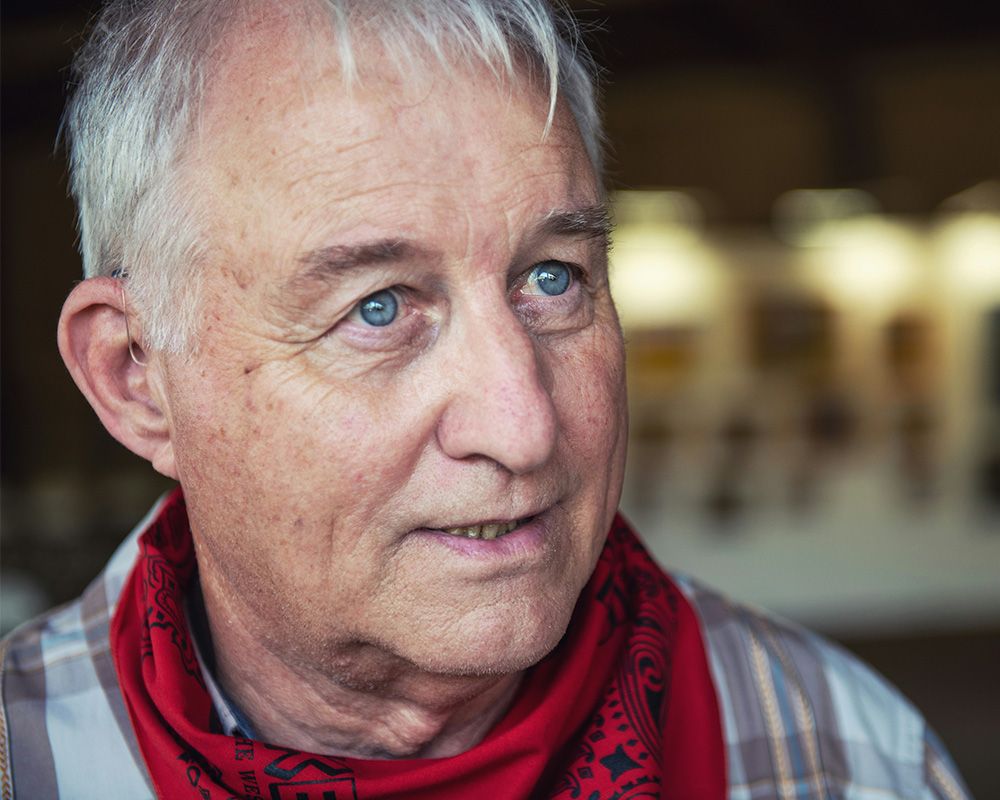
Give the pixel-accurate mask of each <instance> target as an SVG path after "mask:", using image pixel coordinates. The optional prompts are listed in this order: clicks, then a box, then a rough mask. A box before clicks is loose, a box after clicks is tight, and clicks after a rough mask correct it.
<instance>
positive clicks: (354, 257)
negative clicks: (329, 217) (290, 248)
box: [285, 239, 424, 292]
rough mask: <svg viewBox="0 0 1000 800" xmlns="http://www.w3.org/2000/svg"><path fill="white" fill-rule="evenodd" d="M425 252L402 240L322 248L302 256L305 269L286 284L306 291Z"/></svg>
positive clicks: (288, 286) (379, 240) (288, 287)
mask: <svg viewBox="0 0 1000 800" xmlns="http://www.w3.org/2000/svg"><path fill="white" fill-rule="evenodd" d="M423 252H424V251H423V250H422V249H421V248H419V247H417V246H416V245H414V244H413V243H412V242H407V241H405V240H403V239H377V240H375V241H372V242H361V243H360V244H335V245H330V246H328V247H319V248H317V249H315V250H310V251H308V252H307V253H304V254H302V255H301V256H299V258H298V261H299V263H300V264H302V265H303V267H304V269H303V270H300V271H299V272H297V273H296V274H295V275H293V276H292V277H291V278H290V279H289V280H288V281H287V283H286V284H285V289H287V290H290V291H292V292H294V291H296V290H299V291H301V290H303V289H307V288H309V287H311V286H314V285H315V284H317V283H325V282H327V281H329V280H331V279H337V278H338V277H340V276H342V275H344V274H346V273H350V272H356V271H358V270H362V269H366V268H368V267H371V266H375V265H377V264H389V263H393V262H399V261H406V260H407V259H412V258H414V257H416V256H419V255H422V254H423Z"/></svg>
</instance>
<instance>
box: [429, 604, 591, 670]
mask: <svg viewBox="0 0 1000 800" xmlns="http://www.w3.org/2000/svg"><path fill="white" fill-rule="evenodd" d="M541 607H542V608H545V606H544V605H542V606H541ZM538 608H539V606H538V605H536V606H535V608H534V609H533V612H534V613H525V611H524V610H523V609H519V610H518V611H511V612H509V613H505V614H503V615H502V618H501V619H497V616H496V614H495V612H494V613H493V614H491V615H490V617H489V618H488V619H472V620H469V619H466V620H463V622H462V623H460V626H459V627H458V628H457V629H456V630H455V631H453V632H454V633H455V634H456V635H452V636H449V635H447V634H446V633H445V632H442V635H441V636H440V637H439V638H438V640H437V641H436V642H435V643H434V645H432V647H431V648H429V650H428V651H427V652H425V653H421V654H419V655H418V654H414V656H415V657H413V658H411V659H410V660H411V661H413V662H414V663H416V664H417V665H418V666H420V667H421V668H422V669H425V670H427V671H428V672H436V673H440V674H448V675H510V674H513V673H515V672H521V671H522V670H525V669H528V668H529V667H533V666H534V665H535V664H537V663H538V662H539V661H541V660H542V659H543V658H545V656H547V655H548V654H549V653H550V652H552V650H553V649H555V647H556V645H558V644H559V642H560V640H561V639H562V637H563V634H565V632H566V628H567V626H568V625H569V620H570V616H571V615H572V612H573V606H572V604H571V605H570V606H569V608H568V609H566V610H565V611H564V612H561V610H560V611H557V613H552V612H553V608H552V606H548V607H547V608H545V613H541V614H540V613H538ZM475 616H480V615H475ZM482 616H485V615H482Z"/></svg>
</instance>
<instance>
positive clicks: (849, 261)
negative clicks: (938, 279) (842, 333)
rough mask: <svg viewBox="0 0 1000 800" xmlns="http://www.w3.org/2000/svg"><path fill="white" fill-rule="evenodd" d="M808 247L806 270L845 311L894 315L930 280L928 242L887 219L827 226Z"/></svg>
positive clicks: (816, 232)
mask: <svg viewBox="0 0 1000 800" xmlns="http://www.w3.org/2000/svg"><path fill="white" fill-rule="evenodd" d="M804 241H805V243H806V246H807V247H808V248H809V249H808V250H806V251H805V252H803V254H802V265H803V268H804V270H805V271H806V273H807V274H808V276H809V278H810V279H811V281H812V282H814V283H815V284H816V285H817V286H818V287H820V288H821V289H822V290H823V291H824V292H825V293H827V294H828V295H829V296H830V298H831V300H834V301H835V302H838V304H839V305H841V306H842V307H846V308H850V309H859V308H864V309H866V310H868V311H873V312H886V311H889V310H891V309H893V308H894V307H896V306H898V305H899V304H900V303H902V302H905V301H906V300H907V299H908V298H910V297H912V296H913V294H914V293H915V292H916V291H917V290H919V289H920V288H921V279H922V278H924V277H925V275H926V270H925V269H924V263H923V256H922V250H923V237H922V236H921V235H920V234H919V233H918V232H916V231H914V230H913V229H912V228H911V227H910V226H908V225H905V224H902V223H900V222H896V221H894V220H891V219H889V218H886V217H880V216H874V215H866V216H859V217H854V218H850V219H843V220H836V221H832V222H823V223H820V224H818V225H816V226H814V227H813V228H812V230H811V231H810V232H809V234H808V235H807V236H806V237H805V240H804Z"/></svg>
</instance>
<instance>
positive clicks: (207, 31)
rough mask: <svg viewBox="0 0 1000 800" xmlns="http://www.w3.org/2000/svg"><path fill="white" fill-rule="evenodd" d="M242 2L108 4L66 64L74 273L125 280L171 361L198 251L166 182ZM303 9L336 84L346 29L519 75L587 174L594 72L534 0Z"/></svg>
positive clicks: (348, 66)
mask: <svg viewBox="0 0 1000 800" xmlns="http://www.w3.org/2000/svg"><path fill="white" fill-rule="evenodd" d="M271 1H272V2H273V3H277V2H278V0H271ZM285 1H286V3H287V0H285ZM556 1H558V0H556ZM254 2H257V0H173V1H172V2H167V0H111V2H108V3H107V4H106V5H105V6H104V8H103V10H102V11H101V13H100V15H99V16H98V17H97V19H96V21H95V23H94V26H93V29H92V31H91V33H90V35H89V37H88V39H87V41H86V43H85V44H84V46H83V47H82V48H81V50H80V52H79V53H78V54H77V57H76V60H75V61H74V65H73V74H74V79H75V84H76V88H75V91H74V92H73V95H72V97H71V99H70V101H69V104H68V106H67V109H66V115H65V118H64V121H63V124H64V128H63V130H64V133H65V135H66V136H67V139H68V142H69V149H70V188H71V191H72V193H73V196H74V197H75V199H76V202H77V207H78V215H79V217H78V226H79V234H80V251H81V254H82V256H83V268H84V275H85V276H86V277H94V276H98V275H126V276H127V281H128V287H129V296H130V298H131V302H132V304H133V306H134V308H135V310H136V311H137V312H138V314H139V316H140V318H141V321H142V327H143V337H142V338H143V342H142V344H143V346H144V347H146V348H149V349H154V350H168V351H173V352H180V351H182V350H184V349H186V348H187V347H189V346H190V345H191V343H192V342H191V339H192V335H193V333H194V331H195V330H196V328H197V322H198V317H199V300H200V292H199V285H200V280H199V277H200V273H201V269H200V267H201V266H202V264H203V261H204V259H205V256H206V254H207V244H206V241H205V236H204V231H203V219H202V217H203V215H202V214H200V213H199V208H200V206H199V203H198V202H197V198H196V197H195V196H194V187H193V186H192V185H191V184H190V183H189V182H185V181H183V180H181V179H180V178H179V176H180V175H181V174H183V171H182V170H181V169H179V166H180V164H181V162H182V159H183V156H184V145H185V143H186V141H187V139H188V137H189V136H190V135H191V133H192V131H193V129H194V127H195V125H196V121H197V118H198V115H199V112H200V109H201V102H202V98H203V96H204V90H205V86H206V83H207V82H208V81H209V80H211V77H212V76H211V75H210V74H208V73H209V69H210V65H211V64H212V61H213V57H216V60H217V53H218V51H219V48H220V47H221V46H222V43H223V41H224V39H225V36H226V34H227V32H228V31H229V29H230V28H231V27H232V25H233V22H234V20H236V19H238V18H240V16H241V15H243V16H244V17H245V16H246V14H247V13H248V12H250V11H252V9H253V5H248V3H254ZM308 5H309V10H310V11H316V10H318V11H321V12H323V18H325V19H326V20H328V21H329V23H330V25H331V26H332V30H333V41H334V45H335V49H336V56H337V58H338V59H339V63H340V69H341V72H342V73H343V74H344V76H345V79H346V80H347V81H354V80H356V79H357V73H358V69H357V58H356V55H355V51H354V47H353V44H352V35H355V34H357V33H358V32H359V31H363V32H364V34H365V35H374V36H375V37H377V39H378V40H379V41H380V42H381V45H382V47H383V52H384V53H386V54H389V55H391V56H392V58H393V59H394V60H395V61H396V63H397V65H399V66H400V67H401V68H406V67H412V66H413V64H414V63H415V62H418V60H419V58H420V57H421V56H426V55H428V54H429V55H431V56H432V57H434V58H436V59H438V60H439V61H440V62H441V63H442V64H447V63H449V62H454V60H455V59H456V58H458V59H461V60H465V61H470V62H472V61H479V62H481V63H484V64H486V65H488V66H489V67H490V69H491V70H492V71H493V72H494V73H495V74H497V75H498V76H500V75H506V76H508V77H514V76H515V74H516V72H517V70H518V69H519V68H525V67H526V68H527V69H528V70H529V72H530V75H531V78H532V79H533V80H534V79H541V81H543V83H544V85H545V86H546V87H547V90H548V95H549V122H550V123H551V120H552V115H553V113H554V111H555V105H556V100H557V96H561V97H562V98H563V100H564V101H565V102H566V104H567V106H568V108H569V110H570V112H571V113H572V115H573V118H574V120H575V122H576V124H577V126H578V128H579V130H580V134H581V136H582V138H583V141H584V144H585V146H586V148H587V150H588V153H589V156H590V159H591V162H592V164H593V166H594V169H595V172H596V174H597V175H598V176H600V175H601V167H602V164H601V151H602V144H603V141H602V131H601V123H600V117H599V114H598V112H597V107H596V99H595V89H594V81H595V74H596V71H595V67H594V64H593V61H592V60H591V59H590V56H589V54H588V53H587V51H586V49H585V48H584V47H583V45H582V43H581V41H580V31H579V27H578V26H577V24H576V23H575V21H574V20H573V18H572V17H571V16H570V15H569V14H568V13H566V12H564V11H563V10H562V8H561V7H553V6H552V5H551V4H550V2H548V1H547V0H308ZM355 38H356V37H355ZM546 130H547V128H546Z"/></svg>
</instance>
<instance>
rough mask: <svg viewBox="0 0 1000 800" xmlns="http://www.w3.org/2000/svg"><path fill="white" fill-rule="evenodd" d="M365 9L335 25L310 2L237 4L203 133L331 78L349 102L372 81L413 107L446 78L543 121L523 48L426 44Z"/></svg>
mask: <svg viewBox="0 0 1000 800" xmlns="http://www.w3.org/2000/svg"><path fill="white" fill-rule="evenodd" d="M372 5H373V7H374V8H375V9H376V10H375V11H373V13H372V15H371V16H369V17H367V18H364V19H353V18H348V19H340V18H338V17H336V16H334V15H332V14H331V13H330V12H329V11H328V10H327V9H324V8H322V7H321V6H320V4H313V3H308V2H307V3H278V4H269V3H261V4H257V3H252V4H245V5H244V6H241V10H240V12H239V13H238V14H237V15H236V17H235V18H234V19H233V20H232V21H231V22H230V23H229V25H228V26H227V30H226V33H225V35H224V36H223V37H222V38H221V41H220V44H219V47H218V48H217V50H216V53H215V54H214V57H213V58H212V59H211V60H210V67H209V71H208V80H207V85H206V91H205V102H204V111H203V115H202V128H204V126H205V125H206V124H207V125H209V126H211V125H213V124H214V125H220V124H223V125H224V124H229V123H231V122H232V121H233V120H234V119H240V118H243V119H248V118H249V117H252V116H253V115H254V114H255V113H256V114H259V113H261V112H262V111H263V108H262V104H263V103H264V102H270V103H272V104H273V103H274V101H275V99H279V98H283V99H284V100H285V101H286V102H287V103H289V104H301V103H303V102H305V103H308V102H309V100H310V98H311V95H312V93H313V90H314V87H317V86H320V85H328V83H329V82H330V81H335V82H338V83H339V84H341V85H342V86H343V88H344V89H345V90H346V95H345V96H346V97H347V98H348V99H349V98H350V97H351V96H352V94H353V92H354V91H356V90H358V89H361V88H365V87H370V86H373V85H375V86H382V87H387V88H390V89H392V90H394V92H396V93H405V94H406V95H408V96H409V97H410V98H411V100H412V102H414V103H416V102H418V101H419V99H420V97H421V96H423V95H425V94H427V93H429V92H430V91H431V89H432V87H433V86H434V85H435V83H438V82H440V80H441V79H444V78H446V79H448V80H463V81H470V82H476V83H481V84H483V85H486V84H492V86H493V87H500V88H502V89H503V90H504V91H505V92H507V93H509V94H514V93H518V94H529V95H532V96H533V97H534V98H536V99H537V101H538V103H539V104H540V107H544V108H545V109H546V112H547V113H546V116H545V118H544V122H545V125H546V126H547V125H548V124H549V114H548V107H549V105H551V104H552V103H553V99H552V97H553V96H552V95H551V94H550V87H549V86H548V83H547V79H546V77H545V76H544V75H543V70H542V68H541V67H540V66H539V65H536V64H535V63H534V62H533V61H532V60H531V59H530V58H529V57H527V56H526V55H525V54H524V53H523V52H520V51H519V50H518V49H517V48H511V50H510V51H509V52H508V53H507V54H506V55H507V56H509V58H510V61H509V62H505V59H504V56H503V55H502V54H500V53H499V52H496V53H490V52H486V51H482V52H476V50H475V48H474V47H470V44H469V42H468V41H462V42H457V41H451V40H450V39H449V36H448V34H447V33H442V34H441V35H440V40H439V41H438V39H437V37H432V39H433V41H431V42H429V41H428V40H427V38H426V37H424V36H421V35H420V34H419V33H418V32H410V33H407V32H406V31H405V30H403V29H400V30H396V31H395V32H393V34H392V35H388V34H387V33H386V31H385V30H383V29H382V28H381V27H380V26H379V25H378V24H376V23H377V20H378V17H377V9H378V7H379V5H380V4H378V3H373V4H372ZM276 89H277V90H278V91H277V92H276V91H275V90H276ZM248 121H250V120H248ZM553 121H554V120H553ZM573 127H574V128H575V124H574V125H573ZM543 130H544V129H543ZM211 132H212V131H211V130H209V134H211Z"/></svg>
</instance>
